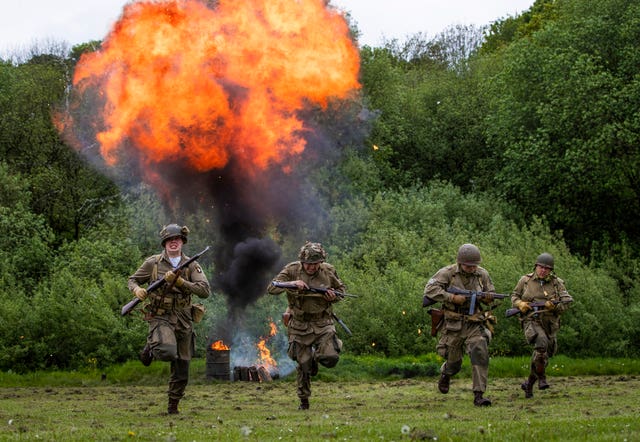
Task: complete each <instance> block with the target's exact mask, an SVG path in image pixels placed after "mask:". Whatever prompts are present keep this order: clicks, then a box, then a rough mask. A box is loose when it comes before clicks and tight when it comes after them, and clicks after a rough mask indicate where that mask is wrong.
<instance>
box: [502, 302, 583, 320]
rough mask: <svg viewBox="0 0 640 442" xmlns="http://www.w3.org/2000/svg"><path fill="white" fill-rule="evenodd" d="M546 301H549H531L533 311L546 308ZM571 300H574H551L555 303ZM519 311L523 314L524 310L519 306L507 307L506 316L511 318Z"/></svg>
mask: <svg viewBox="0 0 640 442" xmlns="http://www.w3.org/2000/svg"><path fill="white" fill-rule="evenodd" d="M546 302H547V301H534V302H529V303H528V304H529V305H530V306H531V311H532V312H533V313H537V312H539V311H541V310H544V305H545V304H546ZM570 302H572V301H570V300H568V299H565V300H559V301H556V300H553V301H551V303H552V304H553V305H558V304H568V303H570ZM518 313H519V314H520V316H523V314H522V312H521V311H520V309H519V308H518V307H513V308H510V309H507V311H506V312H505V316H506V317H507V318H510V317H512V316H515V315H517V314H518ZM527 313H528V312H527Z"/></svg>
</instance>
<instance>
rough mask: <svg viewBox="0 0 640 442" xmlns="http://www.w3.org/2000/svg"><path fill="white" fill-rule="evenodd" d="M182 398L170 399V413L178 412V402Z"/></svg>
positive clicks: (168, 411) (168, 408) (168, 410)
mask: <svg viewBox="0 0 640 442" xmlns="http://www.w3.org/2000/svg"><path fill="white" fill-rule="evenodd" d="M179 402H180V399H169V406H168V407H167V413H169V414H178V413H180V412H179V411H178V403H179Z"/></svg>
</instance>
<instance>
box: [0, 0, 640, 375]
mask: <svg viewBox="0 0 640 442" xmlns="http://www.w3.org/2000/svg"><path fill="white" fill-rule="evenodd" d="M638 16H640V5H638V4H637V3H636V2H633V1H628V0H627V1H624V0H597V1H596V0H555V1H554V0H538V1H536V2H535V3H534V4H533V6H532V7H531V8H530V9H529V10H528V11H526V12H524V13H523V14H521V15H518V16H515V17H506V18H503V19H500V20H497V21H496V22H494V23H492V24H490V25H488V26H487V27H483V28H476V27H469V26H455V27H451V28H450V29H448V30H446V31H445V32H443V33H441V34H440V35H436V36H435V37H428V36H425V35H422V34H418V35H415V36H412V37H410V38H407V39H406V40H405V41H397V40H393V41H388V42H386V43H385V44H383V45H382V46H380V47H368V46H364V47H362V48H361V49H360V53H361V82H362V85H363V89H362V96H361V100H362V102H363V103H364V106H365V107H366V108H367V109H368V110H369V111H370V116H371V118H370V119H369V120H368V121H366V122H363V123H362V124H363V125H364V124H367V125H368V126H367V128H366V129H367V130H369V132H368V135H367V138H366V140H365V141H364V143H363V142H360V141H356V140H355V139H354V140H353V141H349V142H351V143H353V145H348V146H346V147H347V148H346V149H345V150H344V154H343V156H342V157H341V158H340V159H339V161H338V163H337V164H335V163H332V164H330V165H329V164H327V165H326V166H324V167H320V168H319V169H318V170H317V172H316V174H315V175H314V176H313V179H314V182H315V184H316V187H317V189H319V190H318V191H319V192H320V194H321V196H322V198H323V200H324V201H325V202H326V207H327V216H326V217H323V218H322V219H321V220H320V221H319V225H318V226H313V229H311V231H312V232H315V234H316V238H315V239H316V240H319V241H321V242H323V244H325V246H326V247H327V249H328V250H329V254H330V261H331V262H332V263H333V264H335V265H336V267H338V269H339V271H340V276H341V277H342V278H343V279H344V281H345V282H346V283H347V285H348V288H349V291H350V292H352V293H356V294H359V295H360V298H358V299H353V300H348V301H344V302H341V303H340V304H339V305H338V306H337V307H336V311H337V312H338V313H339V315H340V316H341V317H342V319H344V320H345V322H346V323H347V324H349V326H350V328H351V329H352V331H353V332H354V336H353V337H352V338H348V340H347V341H346V342H347V343H346V346H345V347H346V349H348V351H350V352H353V353H357V354H363V353H374V354H384V355H394V356H395V355H403V354H417V353H424V352H430V351H433V348H434V345H435V343H434V341H433V338H431V337H430V336H429V334H428V330H429V325H428V320H429V317H428V315H427V314H426V312H424V311H423V310H422V308H421V304H420V303H421V295H422V290H423V288H424V284H425V283H426V281H427V280H428V278H429V277H430V276H431V275H432V274H433V273H435V271H436V270H437V269H438V268H440V267H442V266H443V265H447V264H449V263H451V262H453V259H454V258H455V252H456V250H457V247H458V246H459V245H460V244H462V243H465V242H473V243H475V244H477V245H478V246H479V247H480V249H481V251H482V254H483V266H484V267H486V268H487V269H488V270H489V272H490V273H491V275H492V277H493V279H494V284H495V285H496V288H497V290H498V291H499V292H501V293H509V292H510V291H511V290H512V289H513V287H514V286H515V283H516V282H517V280H518V278H519V276H521V275H522V274H524V273H528V272H530V271H531V269H532V266H533V260H534V259H535V257H536V256H537V255H538V254H539V253H541V252H543V251H547V252H550V253H552V254H553V255H554V256H555V257H556V268H557V271H558V274H559V276H560V277H561V278H562V279H564V280H565V281H566V283H567V287H568V289H569V291H570V292H571V293H572V295H573V296H574V298H575V299H576V302H575V305H574V306H573V308H572V309H571V310H570V311H569V313H567V315H566V317H565V319H564V321H565V322H564V326H563V329H562V331H561V334H560V336H559V339H560V351H561V352H564V353H567V354H570V355H572V356H578V357H580V356H591V355H603V354H604V355H609V356H637V355H638V351H639V350H638V349H639V348H640V346H639V344H640V325H638V324H640V321H638V319H640V307H639V304H638V301H639V299H640V289H639V287H638V281H639V273H640V261H639V255H640V237H639V236H638V235H639V232H638V229H637V228H636V226H637V219H639V218H638V217H639V215H640V198H639V196H638V189H640V186H639V185H638V184H639V183H638V170H640V167H639V166H640V164H639V163H640V152H639V151H638V149H639V146H640V142H639V141H640V140H639V135H640V127H639V126H640V120H638V118H637V115H638V111H639V109H640V76H639V75H638V73H637V72H638V65H639V63H640V49H638V47H637V44H636V42H637V41H638V40H639V37H640V22H638V20H637V17H638ZM354 35H355V36H356V38H357V29H354ZM99 44H100V42H88V43H86V44H83V45H79V46H76V47H74V48H72V49H71V50H70V51H61V50H59V48H50V50H49V51H47V50H44V51H42V50H40V51H39V52H37V53H36V52H34V53H29V54H22V56H21V57H18V56H16V57H15V58H10V59H6V60H0V115H2V118H1V120H0V226H1V227H2V232H3V234H2V235H1V236H0V259H1V260H2V262H3V266H2V267H0V281H1V284H0V317H2V318H3V321H2V323H1V324H0V349H1V350H0V369H2V370H15V371H29V370H34V369H40V368H46V367H59V368H79V367H85V366H87V365H108V364H112V363H116V362H122V361H125V360H128V359H131V358H134V357H135V356H136V354H137V351H138V350H139V347H140V345H141V343H142V342H143V339H144V334H145V327H144V323H143V322H142V321H137V320H132V319H131V318H120V317H119V309H120V307H121V306H122V305H123V304H124V303H126V302H127V301H128V300H129V299H130V298H131V294H130V293H129V292H128V291H127V289H126V277H127V276H128V275H129V274H131V273H132V272H133V271H134V270H135V268H136V267H137V265H139V263H140V262H141V259H142V258H143V257H144V256H146V255H148V254H151V253H155V252H156V251H157V250H158V248H159V247H158V244H157V231H158V230H159V227H160V224H161V223H162V221H161V220H164V219H167V217H168V216H169V215H171V213H169V212H168V211H167V209H166V208H164V207H162V205H161V204H160V203H159V202H158V200H157V198H156V197H155V195H154V193H153V191H152V190H151V189H148V188H146V187H145V186H144V185H142V184H135V185H132V186H129V187H127V188H122V187H119V186H118V177H116V176H113V175H111V176H107V175H106V174H104V173H103V172H102V171H100V170H98V169H97V168H95V167H93V166H92V165H91V164H90V163H88V162H87V161H86V160H85V157H84V156H83V155H82V153H78V152H75V151H73V150H72V149H70V148H69V147H68V146H66V145H65V143H64V142H63V141H62V140H61V138H60V136H59V134H58V131H57V129H56V127H55V125H54V122H53V120H52V114H53V113H54V112H56V111H57V110H60V109H61V108H63V107H64V106H65V99H66V97H67V94H68V88H69V84H70V78H71V75H72V73H73V69H74V65H75V63H76V62H77V60H78V58H79V56H80V54H82V53H83V52H85V51H92V50H96V49H97V48H98V47H99ZM318 124H319V125H321V124H330V123H329V122H328V121H324V122H323V121H319V122H318ZM369 125H370V127H369ZM374 146H375V147H374ZM88 148H89V149H90V148H91V146H89V147H88ZM184 218H186V219H185V220H184V221H185V222H188V223H191V224H193V225H195V226H197V225H201V224H204V223H205V221H204V220H203V219H202V217H201V216H200V215H198V214H189V216H188V217H187V216H184ZM159 220H160V221H159ZM275 229H276V230H277V227H275ZM193 232H194V238H193V240H191V239H190V243H189V245H190V246H191V247H193V249H192V250H193V251H195V250H196V249H198V247H199V246H200V245H203V244H205V242H206V239H205V236H204V234H203V233H198V229H197V228H194V229H193ZM198 235H200V236H198ZM275 237H276V238H277V239H278V242H279V244H280V245H281V247H282V250H283V255H285V256H288V257H290V258H291V260H293V259H295V255H296V251H297V248H298V247H299V246H300V244H298V243H296V242H295V239H294V238H291V237H287V234H286V232H278V234H277V235H275ZM202 263H203V266H204V267H205V270H206V271H207V272H208V274H213V272H215V269H214V268H213V267H212V262H211V261H210V260H208V258H207V257H206V256H205V257H204V259H203V262H202ZM207 303H208V307H209V313H208V317H207V320H206V321H204V322H203V323H201V324H199V325H198V327H199V334H200V336H201V337H205V336H206V335H207V333H208V329H209V328H211V327H213V326H214V325H215V324H216V323H218V322H220V321H222V320H223V319H224V317H225V315H226V313H227V307H226V304H225V300H224V297H223V296H214V297H212V298H211V299H209V300H207ZM284 303H285V301H284V299H279V298H277V297H271V298H270V297H266V296H265V297H263V298H261V299H259V300H258V302H256V304H255V305H253V306H252V307H251V309H250V311H248V312H246V314H247V315H248V316H250V317H251V318H253V321H247V322H251V323H254V324H255V327H256V333H257V334H260V327H262V326H263V324H264V322H265V320H266V319H265V318H269V317H271V318H277V317H279V313H280V312H281V310H282V309H283V307H284ZM506 307H507V306H506V303H502V304H501V305H500V306H499V307H498V308H497V310H496V312H497V315H498V317H499V323H498V325H497V327H496V334H495V338H494V340H493V342H492V344H491V348H492V351H493V352H494V354H500V355H512V354H522V352H523V351H525V350H524V346H523V341H522V337H521V333H520V330H519V328H518V323H517V321H516V320H514V319H509V320H507V319H503V318H501V317H500V314H501V313H503V309H506ZM203 344H204V340H201V342H200V344H199V345H201V346H202V345H203Z"/></svg>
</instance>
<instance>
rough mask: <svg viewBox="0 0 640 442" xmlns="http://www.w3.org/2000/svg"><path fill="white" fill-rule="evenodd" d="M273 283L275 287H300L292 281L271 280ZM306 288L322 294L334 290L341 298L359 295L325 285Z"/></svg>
mask: <svg viewBox="0 0 640 442" xmlns="http://www.w3.org/2000/svg"><path fill="white" fill-rule="evenodd" d="M271 285H272V286H274V287H280V288H282V289H296V290H297V289H298V286H297V285H295V284H294V283H292V282H281V281H271ZM305 290H307V291H309V292H311V293H319V294H322V295H324V294H325V293H327V291H328V290H333V293H335V294H336V296H337V297H338V298H340V299H344V298H357V297H358V295H352V294H351V293H345V292H341V291H340V290H336V289H326V288H323V287H309V288H308V289H305Z"/></svg>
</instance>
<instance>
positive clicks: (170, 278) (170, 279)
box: [164, 270, 184, 287]
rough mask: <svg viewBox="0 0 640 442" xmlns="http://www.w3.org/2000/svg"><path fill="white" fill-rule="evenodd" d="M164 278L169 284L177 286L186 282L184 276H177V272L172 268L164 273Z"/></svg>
mask: <svg viewBox="0 0 640 442" xmlns="http://www.w3.org/2000/svg"><path fill="white" fill-rule="evenodd" d="M164 280H165V281H167V283H169V284H173V285H175V286H176V287H182V284H184V279H182V276H176V274H175V273H173V271H172V270H169V271H168V272H167V273H165V274H164ZM174 281H175V282H174Z"/></svg>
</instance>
